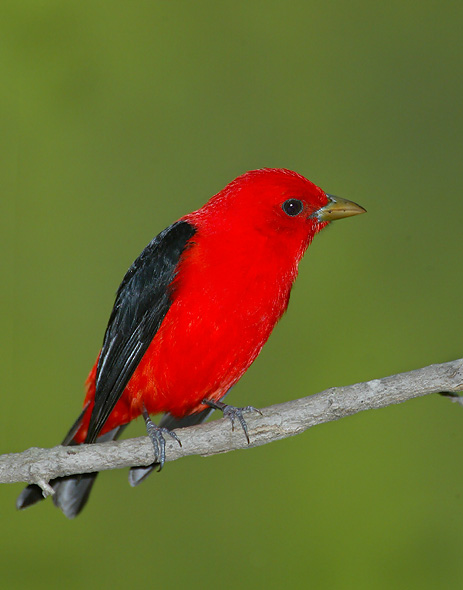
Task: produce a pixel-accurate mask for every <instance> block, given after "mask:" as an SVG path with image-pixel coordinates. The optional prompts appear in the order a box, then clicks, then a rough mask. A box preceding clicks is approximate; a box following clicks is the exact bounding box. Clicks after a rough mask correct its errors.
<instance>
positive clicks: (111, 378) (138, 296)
mask: <svg viewBox="0 0 463 590" xmlns="http://www.w3.org/2000/svg"><path fill="white" fill-rule="evenodd" d="M195 232H196V228H195V227H194V226H193V225H191V224H190V223H188V222H186V221H177V222H176V223H174V224H173V225H171V226H170V227H168V228H167V229H165V230H164V231H163V232H161V233H160V234H159V235H158V236H156V237H155V238H154V240H152V241H151V242H150V243H149V244H148V246H147V247H146V248H145V249H144V250H143V252H142V253H141V254H140V256H139V257H138V258H137V260H135V262H134V263H133V264H132V266H131V267H130V268H129V270H128V272H127V274H126V275H125V277H124V280H123V281H122V283H121V285H120V287H119V289H118V291H117V295H116V301H115V303H114V307H113V310H112V313H111V317H110V318H109V323H108V327H107V328H106V333H105V336H104V340H103V347H102V349H101V354H100V358H99V360H98V366H97V372H96V391H95V405H94V407H93V410H92V415H91V417H90V424H89V428H88V433H87V437H86V439H85V442H86V443H92V442H95V440H96V438H97V436H98V434H99V432H100V431H101V429H102V428H103V426H104V424H105V422H106V420H107V419H108V417H109V415H110V413H111V412H112V410H113V409H114V406H115V405H116V403H117V401H118V399H119V398H120V397H121V395H122V392H123V391H124V389H125V387H126V385H127V383H128V382H129V380H130V378H131V377H132V375H133V373H134V371H135V369H136V368H137V366H138V364H139V362H140V361H141V359H142V357H143V355H144V354H145V352H146V350H147V348H148V346H149V345H150V343H151V340H152V339H153V337H154V335H155V334H156V332H157V330H158V329H159V326H160V325H161V323H162V320H163V319H164V317H165V315H166V313H167V311H168V310H169V307H170V305H171V302H172V299H171V291H170V289H169V285H170V284H171V283H172V281H173V279H174V278H175V274H176V271H177V266H178V263H179V260H180V257H181V255H182V253H183V251H184V250H185V248H186V247H187V245H188V241H189V240H190V239H191V238H192V237H193V236H194V234H195Z"/></svg>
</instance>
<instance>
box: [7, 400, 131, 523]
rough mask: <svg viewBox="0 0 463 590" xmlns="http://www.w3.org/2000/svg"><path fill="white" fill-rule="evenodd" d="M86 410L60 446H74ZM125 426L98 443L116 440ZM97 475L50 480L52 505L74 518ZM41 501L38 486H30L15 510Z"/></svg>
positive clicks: (82, 505)
mask: <svg viewBox="0 0 463 590" xmlns="http://www.w3.org/2000/svg"><path fill="white" fill-rule="evenodd" d="M86 409H87V407H85V408H84V409H83V410H82V413H81V414H80V416H79V417H78V418H77V420H76V421H75V422H74V424H73V425H72V427H71V429H70V430H69V432H68V433H67V435H66V436H65V438H64V440H63V442H62V443H61V444H62V445H64V446H70V445H75V444H76V443H75V442H74V440H73V439H74V436H75V434H76V432H77V430H78V429H79V426H80V424H81V422H82V418H83V416H84V414H85V411H86ZM125 426H126V425H123V426H119V427H118V428H114V429H113V430H111V431H110V432H107V433H106V434H103V435H102V436H100V437H99V438H98V442H107V441H109V440H116V438H118V437H119V435H120V434H121V433H122V431H123V430H124V428H125ZM97 475H98V472H96V473H84V474H78V475H68V476H66V477H57V478H56V479H52V480H51V481H50V485H51V487H52V488H53V489H54V490H55V493H54V494H53V503H54V505H55V506H57V507H58V508H60V509H61V510H62V511H63V513H64V514H65V515H66V516H67V517H68V518H74V517H76V516H77V515H78V514H79V512H80V511H81V510H82V508H83V507H84V506H85V504H86V503H87V500H88V497H89V495H90V492H91V489H92V486H93V484H94V483H95V479H96V476H97ZM43 499H44V496H43V494H42V489H41V488H40V486H38V485H36V484H30V485H28V486H27V487H26V488H24V490H23V491H22V492H21V493H20V494H19V496H18V499H17V500H16V508H17V509H18V510H23V509H24V508H27V507H28V506H33V505H34V504H36V503H37V502H40V500H43Z"/></svg>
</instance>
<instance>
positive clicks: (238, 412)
mask: <svg viewBox="0 0 463 590" xmlns="http://www.w3.org/2000/svg"><path fill="white" fill-rule="evenodd" d="M202 403H203V404H204V405H206V406H209V407H210V408H212V409H214V410H220V411H221V412H223V415H224V416H225V417H226V418H228V419H229V420H230V422H231V425H232V430H235V419H236V418H238V421H239V423H240V424H241V428H242V429H243V432H244V434H245V436H246V440H247V441H248V444H249V442H250V441H249V434H248V425H247V424H246V420H245V419H244V417H243V412H258V413H259V414H260V415H261V416H262V412H261V411H260V410H258V409H257V408H254V406H246V407H245V408H235V406H229V405H227V404H224V403H223V402H219V401H217V402H213V401H211V400H208V399H203V401H202Z"/></svg>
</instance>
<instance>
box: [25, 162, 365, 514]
mask: <svg viewBox="0 0 463 590" xmlns="http://www.w3.org/2000/svg"><path fill="white" fill-rule="evenodd" d="M364 212H365V209H363V208H362V207H360V206H359V205H356V204H355V203H352V202H350V201H346V200H344V199H340V198H338V197H334V196H332V195H328V194H327V193H325V192H324V191H323V190H322V189H320V188H318V187H317V186H315V185H314V184H313V183H311V182H310V181H309V180H307V179H306V178H304V177H303V176H301V175H300V174H297V173H296V172H292V171H290V170H284V169H263V170H254V171H251V172H247V173H246V174H243V175H242V176H240V177H238V178H236V179H235V180H234V181H233V182H231V183H230V184H229V185H227V186H226V187H225V188H224V189H223V190H222V191H221V192H219V193H218V194H217V195H215V196H214V197H212V198H211V199H210V200H209V201H208V202H207V203H206V204H205V205H204V206H203V207H201V209H198V210H197V211H194V212H193V213H190V214H188V215H185V216H184V217H182V218H181V219H180V220H179V221H177V222H175V223H174V224H172V225H171V226H169V227H168V228H167V229H165V230H164V231H163V232H161V233H160V234H159V235H158V236H157V237H155V238H154V240H152V242H151V243H150V244H148V246H147V247H146V248H145V249H144V250H143V252H142V253H141V255H140V256H139V257H138V258H137V259H136V260H135V262H134V263H133V264H132V266H131V267H130V268H129V270H128V272H127V274H126V275H125V277H124V279H123V281H122V283H121V285H120V287H119V290H118V292H117V296H116V301H115V304H114V307H113V310H112V313H111V317H110V318H109V323H108V327H107V329H106V333H105V336H104V340H103V346H102V348H101V351H100V354H99V356H98V359H97V361H96V363H95V366H94V367H93V369H92V370H91V372H90V375H89V377H88V379H87V384H86V385H87V395H86V397H85V402H84V410H83V412H82V414H81V415H80V416H79V418H78V420H77V421H76V423H75V424H74V426H73V427H72V428H71V430H70V432H69V433H68V435H67V436H66V438H65V440H64V441H63V444H66V445H68V444H71V445H73V444H82V443H94V442H96V441H104V440H112V439H115V438H117V436H119V434H120V433H121V432H122V430H123V429H124V427H125V426H126V425H127V424H128V423H129V422H130V421H131V420H133V419H134V418H136V417H138V416H140V415H143V416H144V418H145V421H146V425H147V430H148V434H149V436H150V437H151V440H152V442H153V445H154V448H155V453H156V457H157V463H156V464H153V465H152V466H150V467H136V468H132V470H131V473H130V477H129V481H130V483H131V484H132V485H136V484H137V483H139V482H140V481H142V480H143V479H144V478H145V477H146V475H148V473H150V472H151V471H152V470H153V469H154V467H155V466H156V465H160V466H161V467H162V465H163V463H164V459H165V451H164V447H165V440H164V435H165V434H169V435H171V436H173V437H174V438H176V439H177V440H178V438H177V436H176V434H175V433H173V432H172V430H173V429H174V428H178V427H182V426H187V425H191V424H198V423H200V422H202V421H203V420H205V419H206V417H207V416H208V414H209V413H210V412H211V408H212V409H214V408H215V409H217V408H219V409H221V410H223V411H224V413H225V414H226V415H228V416H229V417H230V419H231V420H232V424H233V421H234V419H235V418H238V420H239V421H240V423H241V425H242V426H243V429H244V432H245V434H246V436H247V430H246V423H245V421H244V419H243V416H242V412H243V411H244V410H252V409H254V408H252V407H251V406H248V407H247V408H233V407H232V406H226V405H225V404H224V403H222V402H221V401H220V400H221V399H222V398H223V397H224V396H225V395H226V394H227V392H228V391H229V390H230V388H231V387H232V386H233V385H234V384H235V383H236V382H237V381H238V380H239V379H240V377H242V375H243V374H244V373H245V371H246V370H247V369H248V368H249V366H250V365H251V363H252V362H253V361H254V360H255V358H256V357H257V355H258V354H259V352H260V351H261V349H262V347H263V345H264V344H265V342H266V341H267V339H268V337H269V336H270V333H271V332H272V330H273V328H274V326H275V324H276V323H277V322H278V320H279V319H280V318H281V316H282V315H283V313H284V311H285V310H286V308H287V306H288V302H289V296H290V292H291V288H292V286H293V283H294V281H295V279H296V276H297V272H298V264H299V262H300V260H301V258H302V256H303V254H304V252H305V250H306V249H307V247H308V245H309V244H310V242H311V241H312V239H313V237H314V236H315V234H316V233H318V232H319V231H320V230H321V229H323V228H324V227H325V226H326V225H328V223H329V222H330V221H332V220H334V219H340V218H342V217H349V216H352V215H358V214H359V213H364ZM161 412H164V413H165V416H164V418H163V419H162V420H161V423H160V426H159V427H157V426H155V425H154V423H153V422H152V421H151V419H150V418H149V415H150V414H159V413H161ZM248 440H249V439H248ZM96 475H97V474H96V473H92V474H84V475H78V476H70V477H65V478H58V479H57V480H54V481H52V482H50V483H51V485H52V486H53V487H54V489H55V494H54V496H53V501H54V503H55V504H56V505H57V506H58V507H59V508H61V510H62V511H63V512H64V513H65V515H66V516H68V517H69V518H72V517H74V516H76V515H77V514H78V513H79V512H80V510H81V509H82V508H83V506H84V504H85V502H86V501H87V498H88V495H89V493H90V488H91V486H92V484H93V481H94V479H95V477H96ZM41 498H42V494H41V490H40V488H39V487H38V486H37V485H35V484H32V485H30V486H28V487H27V488H26V489H25V490H24V491H23V492H22V493H21V495H20V496H19V498H18V501H17V507H18V508H25V507H27V506H30V505H31V504H34V503H35V502H37V501H38V500H39V499H41Z"/></svg>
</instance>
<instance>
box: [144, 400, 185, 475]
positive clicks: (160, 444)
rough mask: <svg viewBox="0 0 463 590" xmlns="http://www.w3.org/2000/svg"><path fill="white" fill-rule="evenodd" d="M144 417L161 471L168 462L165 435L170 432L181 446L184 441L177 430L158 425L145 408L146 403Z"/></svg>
mask: <svg viewBox="0 0 463 590" xmlns="http://www.w3.org/2000/svg"><path fill="white" fill-rule="evenodd" d="M143 418H144V419H145V424H146V432H147V434H148V436H149V437H150V440H151V442H152V443H153V447H154V456H155V458H156V461H155V462H156V463H159V469H158V471H161V469H162V468H163V467H164V463H165V462H166V439H165V438H164V435H165V434H168V435H169V436H171V437H172V438H173V439H175V440H176V441H177V442H178V444H179V445H180V446H182V443H181V442H180V439H179V438H178V436H177V435H176V434H175V432H172V430H169V429H168V428H160V427H159V426H156V424H155V423H154V422H153V421H152V420H151V418H150V416H149V414H148V412H147V410H146V408H145V404H143Z"/></svg>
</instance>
